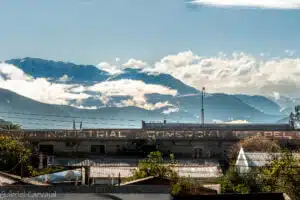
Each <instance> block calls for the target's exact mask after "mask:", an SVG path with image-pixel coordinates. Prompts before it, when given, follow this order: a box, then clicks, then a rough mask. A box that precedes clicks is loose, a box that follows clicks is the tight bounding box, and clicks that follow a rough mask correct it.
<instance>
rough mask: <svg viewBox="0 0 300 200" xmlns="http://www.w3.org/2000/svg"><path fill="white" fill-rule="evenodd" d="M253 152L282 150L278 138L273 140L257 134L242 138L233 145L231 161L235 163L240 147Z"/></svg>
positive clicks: (230, 154) (230, 153) (230, 155)
mask: <svg viewBox="0 0 300 200" xmlns="http://www.w3.org/2000/svg"><path fill="white" fill-rule="evenodd" d="M241 147H243V148H244V150H245V151H251V152H269V153H270V152H280V149H281V148H280V145H279V143H278V142H277V140H276V141H275V140H271V139H269V138H266V137H262V136H255V137H250V138H246V139H244V140H241V141H240V142H239V143H236V144H235V145H233V146H232V147H231V149H230V152H229V163H230V164H233V163H234V162H235V159H236V158H237V156H238V153H239V151H240V148H241Z"/></svg>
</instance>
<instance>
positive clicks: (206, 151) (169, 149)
mask: <svg viewBox="0 0 300 200" xmlns="http://www.w3.org/2000/svg"><path fill="white" fill-rule="evenodd" d="M234 143H235V142H234V141H219V140H218V141H213V140H208V141H201V140H199V141H190V140H176V141H172V140H164V141H156V142H155V143H154V144H153V145H154V146H156V147H157V149H158V150H159V151H161V152H163V153H164V154H165V155H167V154H168V153H174V154H175V156H177V157H187V158H192V157H194V155H195V149H196V148H198V149H200V151H201V156H200V157H203V158H208V157H216V156H220V154H223V153H224V152H228V150H229V149H230V147H231V146H232V145H233V144H234ZM38 144H39V145H53V150H54V153H61V152H64V153H66V152H80V153H91V146H92V145H104V146H105V153H106V155H115V154H117V150H118V147H119V148H120V149H122V148H123V147H126V148H131V149H132V150H134V148H135V146H134V145H132V144H131V141H126V140H123V141H122V140H108V141H88V140H86V141H78V142H77V145H75V146H73V147H68V146H67V145H66V141H41V142H39V143H38Z"/></svg>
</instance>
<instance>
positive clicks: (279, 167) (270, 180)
mask: <svg viewBox="0 0 300 200" xmlns="http://www.w3.org/2000/svg"><path fill="white" fill-rule="evenodd" d="M262 145H264V146H262ZM237 146H242V147H243V148H245V149H246V150H247V151H263V152H278V151H279V152H281V156H279V157H277V158H275V157H274V159H273V160H272V162H270V163H269V164H267V165H266V166H262V167H259V168H253V169H251V170H250V171H248V172H247V173H242V174H240V173H238V172H237V171H236V169H235V167H234V164H233V158H234V156H235V155H237V151H236V148H237ZM237 146H235V147H234V148H233V151H232V152H231V153H232V155H230V156H231V158H232V160H231V166H232V167H230V168H229V170H228V171H227V172H226V174H225V175H224V176H223V177H222V178H221V180H220V184H221V191H222V192H223V193H242V194H245V193H252V192H283V193H286V194H288V195H289V196H290V197H291V199H295V200H300V185H299V183H300V168H299V166H300V162H299V160H298V159H297V158H296V157H295V156H293V155H292V153H291V152H288V151H282V150H280V147H279V145H278V144H277V143H276V142H274V141H272V140H268V139H266V138H264V139H263V138H261V137H255V138H249V139H246V140H244V141H242V142H240V143H239V144H238V145H237Z"/></svg>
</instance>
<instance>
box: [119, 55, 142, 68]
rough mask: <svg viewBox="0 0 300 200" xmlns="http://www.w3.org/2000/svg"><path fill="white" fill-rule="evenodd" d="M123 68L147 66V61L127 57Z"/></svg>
mask: <svg viewBox="0 0 300 200" xmlns="http://www.w3.org/2000/svg"><path fill="white" fill-rule="evenodd" d="M123 66H124V67H125V68H127V67H128V68H133V69H142V68H144V67H146V66H147V63H145V62H143V61H141V60H135V59H132V58H131V59H129V60H128V61H127V62H126V63H124V64H123Z"/></svg>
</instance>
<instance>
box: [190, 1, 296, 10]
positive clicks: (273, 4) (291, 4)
mask: <svg viewBox="0 0 300 200" xmlns="http://www.w3.org/2000/svg"><path fill="white" fill-rule="evenodd" d="M189 3H192V4H199V5H208V6H218V7H233V6H238V7H254V8H265V9H299V8H300V0H192V1H190V2H189Z"/></svg>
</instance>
